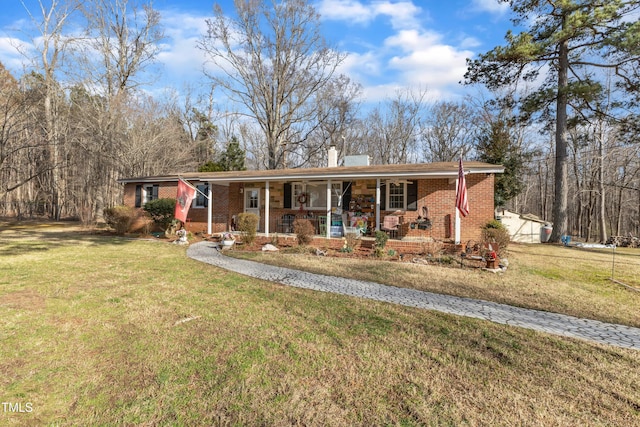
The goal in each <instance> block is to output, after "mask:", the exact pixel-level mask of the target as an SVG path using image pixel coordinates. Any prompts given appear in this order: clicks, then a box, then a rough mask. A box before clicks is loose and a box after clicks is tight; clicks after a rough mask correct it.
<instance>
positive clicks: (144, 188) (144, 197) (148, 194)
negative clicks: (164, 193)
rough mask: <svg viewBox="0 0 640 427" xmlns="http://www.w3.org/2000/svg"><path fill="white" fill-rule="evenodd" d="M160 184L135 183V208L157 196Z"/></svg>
mask: <svg viewBox="0 0 640 427" xmlns="http://www.w3.org/2000/svg"><path fill="white" fill-rule="evenodd" d="M159 189H160V186H159V185H157V184H147V185H136V205H135V206H136V208H141V207H143V206H144V205H145V203H147V202H150V201H152V200H156V199H157V198H158V190H159Z"/></svg>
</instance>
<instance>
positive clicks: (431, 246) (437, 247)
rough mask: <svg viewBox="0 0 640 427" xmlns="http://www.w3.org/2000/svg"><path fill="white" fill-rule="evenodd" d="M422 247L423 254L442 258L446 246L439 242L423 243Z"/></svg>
mask: <svg viewBox="0 0 640 427" xmlns="http://www.w3.org/2000/svg"><path fill="white" fill-rule="evenodd" d="M420 246H421V247H422V253H423V254H425V255H427V256H430V257H433V258H435V257H438V256H440V255H441V254H442V252H443V251H444V244H443V243H442V242H440V241H437V240H433V241H431V242H423V243H422V244H421V245H420Z"/></svg>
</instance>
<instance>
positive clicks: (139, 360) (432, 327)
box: [0, 234, 640, 426]
mask: <svg viewBox="0 0 640 427" xmlns="http://www.w3.org/2000/svg"><path fill="white" fill-rule="evenodd" d="M6 241H7V237H6V235H5V234H1V235H0V245H2V244H4V243H5V242H6ZM42 241H44V242H45V246H46V250H37V251H36V252H33V253H28V252H27V253H25V252H24V251H22V252H19V253H13V254H10V255H7V254H0V261H1V262H2V263H1V264H0V266H1V268H2V269H3V270H2V272H3V275H2V279H0V280H1V281H2V286H1V287H0V302H4V301H6V299H5V298H6V297H7V296H9V295H16V293H20V292H22V293H24V295H39V296H40V297H41V298H43V299H44V304H35V305H34V306H33V307H29V308H27V307H24V306H18V305H16V304H2V303H0V325H1V326H0V340H1V341H2V345H1V346H0V374H1V375H0V400H1V401H3V402H22V403H26V402H31V403H32V404H33V412H31V413H27V414H24V413H23V414H14V413H6V412H5V413H0V423H1V424H2V425H48V424H60V425H176V426H190V425H287V424H305V425H335V426H347V425H348V426H351V425H523V426H539V425H554V426H558V425H559V426H563V425H566V426H574V425H637V424H638V423H640V415H639V414H640V413H639V410H640V388H639V387H638V384H640V371H639V370H638V369H637V366H638V364H639V363H640V352H637V351H631V350H624V349H617V348H610V347H606V346H600V345H591V344H588V343H585V342H581V341H576V340H571V339H566V338H560V337H554V336H550V335H546V334H540V333H536V332H533V331H528V330H524V329H519V328H510V327H506V326H502V325H496V324H492V323H489V322H483V321H479V320H475V319H468V318H463V317H457V316H450V315H446V314H441V313H436V312H431V311H427V310H418V309H413V308H406V307H402V306H397V305H392V304H385V303H381V302H375V301H368V300H362V299H357V298H348V297H344V296H339V295H332V294H327V293H321V292H312V291H308V290H302V289H295V288H288V287H284V286H280V285H276V284H273V283H268V282H262V281H257V280H253V279H248V278H247V277H244V276H241V275H237V274H232V273H228V272H226V271H223V270H220V269H218V268H215V267H213V266H209V265H204V264H201V263H198V262H195V261H193V260H190V259H188V258H187V257H186V256H185V249H184V248H182V247H179V246H177V245H169V244H162V243H153V242H139V241H138V242H134V241H127V240H119V239H107V238H103V239H94V238H93V237H90V236H84V237H83V236H79V237H78V238H77V239H75V240H74V241H73V242H72V243H70V244H68V245H65V244H64V242H62V241H57V240H55V241H53V242H51V244H50V245H49V244H48V243H47V242H46V236H43V240H42ZM23 243H25V244H26V245H27V246H28V244H27V242H23ZM313 259H316V258H313ZM316 260H317V259H316ZM358 265H360V264H358ZM358 269H361V267H358ZM418 271H422V272H423V274H424V271H425V270H424V269H422V270H418ZM464 274H473V273H472V272H464ZM23 302H24V301H23ZM183 319H191V320H189V321H185V322H180V320H183Z"/></svg>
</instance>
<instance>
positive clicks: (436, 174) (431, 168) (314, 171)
mask: <svg viewBox="0 0 640 427" xmlns="http://www.w3.org/2000/svg"><path fill="white" fill-rule="evenodd" d="M464 170H465V172H466V173H467V174H479V173H484V174H490V173H504V166H501V165H493V164H490V163H483V162H476V161H468V162H465V163H464ZM457 176H458V162H438V163H412V164H402V165H373V166H337V167H324V168H298V169H275V170H251V171H231V172H188V173H182V174H172V175H160V176H145V177H136V178H124V179H119V180H118V182H120V183H123V184H126V183H134V182H161V181H177V180H178V177H181V178H183V179H185V180H192V181H204V182H211V183H213V184H219V185H228V184H229V183H232V182H265V181H301V180H305V181H310V180H325V181H326V180H328V179H332V180H333V179H336V180H352V179H376V178H381V179H394V178H432V179H437V178H455V177H457Z"/></svg>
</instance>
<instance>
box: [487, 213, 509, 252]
mask: <svg viewBox="0 0 640 427" xmlns="http://www.w3.org/2000/svg"><path fill="white" fill-rule="evenodd" d="M510 241H511V239H510V238H509V231H508V230H507V228H506V227H505V226H504V225H503V224H502V223H501V222H500V221H497V220H495V219H494V220H491V221H489V222H488V223H487V224H486V225H485V226H484V227H482V242H483V243H496V244H497V245H498V250H497V251H496V252H497V253H498V256H499V257H503V256H506V254H507V247H508V246H509V242H510Z"/></svg>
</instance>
